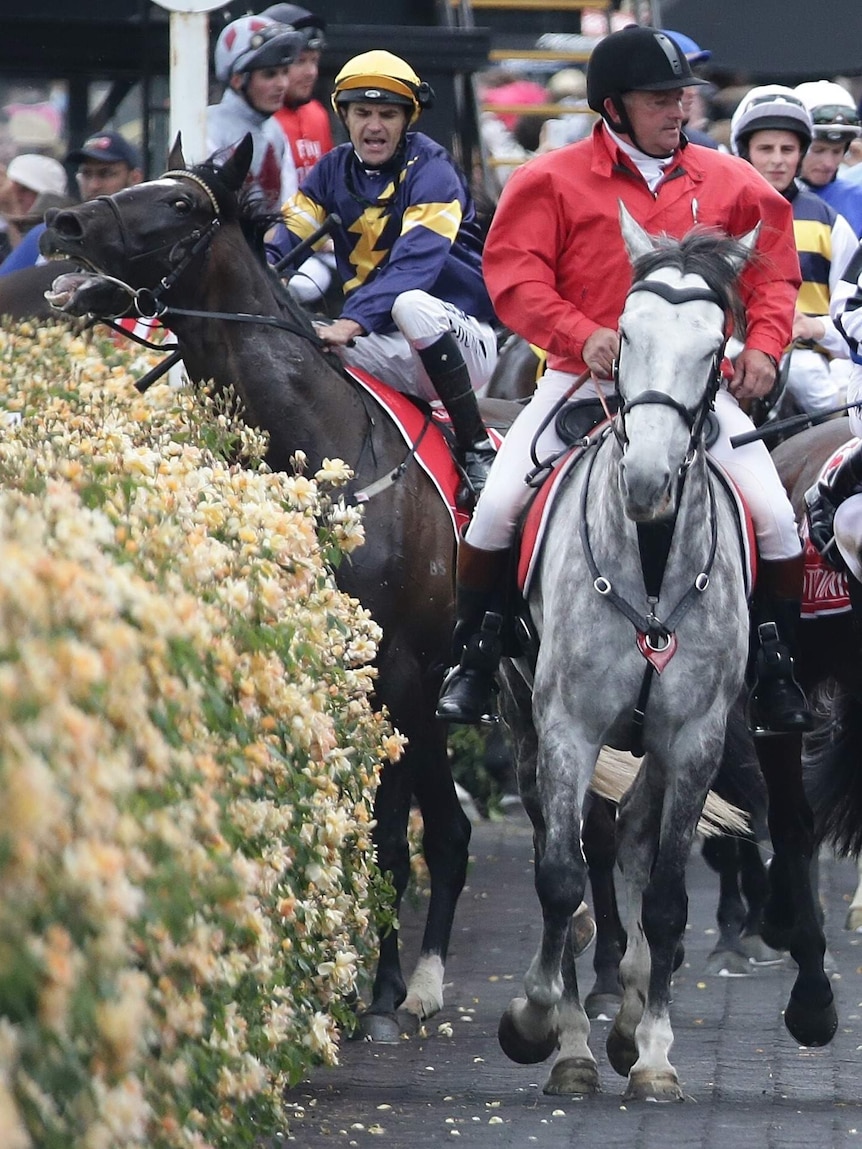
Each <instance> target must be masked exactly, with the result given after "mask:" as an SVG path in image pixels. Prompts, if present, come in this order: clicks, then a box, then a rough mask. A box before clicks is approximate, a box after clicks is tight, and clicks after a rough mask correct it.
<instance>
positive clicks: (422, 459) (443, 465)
mask: <svg viewBox="0 0 862 1149" xmlns="http://www.w3.org/2000/svg"><path fill="white" fill-rule="evenodd" d="M345 370H347V371H348V372H349V373H350V374H351V375H352V377H353V378H354V379H355V380H356V382H357V383H358V384H359V385H360V387H363V388H364V389H365V390H366V391H367V392H368V393H369V394H370V395H373V396H374V398H375V399H376V400H377V402H378V403H379V404H380V405H381V406H382V407H384V408H385V409H386V411H387V412H388V413H389V416H390V418H391V419H392V421H393V423H395V425H396V427H397V428H398V430H399V431H400V432H401V436H402V438H403V439H404V442H405V443H406V444H407V445H408V446H409V447H413V446H415V445H416V444H418V446H416V461H417V463H418V464H419V466H420V467H421V468H422V470H423V471H424V472H425V474H426V475H427V476H428V478H429V479H430V480H431V482H432V483H433V484H434V486H435V487H436V488H437V492H438V494H439V495H440V498H441V499H442V500H443V502H444V504H445V505H446V507H447V509H448V511H449V516H450V518H451V520H452V530H453V531H454V533H455V535H456V537H458V536H459V534H460V530H461V527H463V526H465V525H466V524H467V522H468V520H469V517H470V516H469V515H468V514H466V513H465V512H464V511H462V510H460V508H459V507H457V506H456V505H455V498H456V496H457V494H458V488H459V486H460V484H461V476H460V474H459V472H458V468H457V467H456V466H455V462H454V460H453V458H452V452H451V451H450V450H449V444H448V442H447V441H446V437H445V436H444V434H443V431H442V429H441V428H442V427H444V426H451V420H450V419H449V416H448V415H447V413H446V411H444V410H443V409H442V408H440V409H438V408H434V409H433V410H432V414H431V425H430V426H429V427H428V428H427V430H426V427H425V424H426V415H425V412H424V411H423V410H422V409H421V408H420V407H417V405H416V404H415V403H414V402H413V401H412V400H411V399H410V397H409V396H407V395H403V394H402V393H401V392H400V391H396V390H395V389H394V388H393V387H389V386H388V385H387V384H386V383H381V382H380V380H379V379H375V378H374V376H373V375H369V374H368V372H367V371H363V370H362V368H361V367H348V366H346V365H345ZM423 432H424V434H423ZM488 435H489V437H490V439H491V442H492V443H493V444H494V446H495V447H496V448H498V449H499V446H500V443H501V442H502V436H501V435H499V434H498V433H497V432H496V431H494V430H493V429H489V431H488Z"/></svg>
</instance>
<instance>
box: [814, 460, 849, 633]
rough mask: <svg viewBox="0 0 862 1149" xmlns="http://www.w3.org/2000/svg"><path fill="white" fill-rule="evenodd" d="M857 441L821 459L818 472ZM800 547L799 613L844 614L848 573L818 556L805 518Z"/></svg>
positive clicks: (817, 615) (835, 463) (816, 615)
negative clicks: (802, 558)
mask: <svg viewBox="0 0 862 1149" xmlns="http://www.w3.org/2000/svg"><path fill="white" fill-rule="evenodd" d="M858 442H859V440H858V439H850V440H849V442H847V443H845V444H844V445H843V446H842V447H839V449H838V450H837V451H835V452H834V454H832V455H830V457H829V458H828V459H827V460H826V462H825V463H824V465H823V467H822V469H821V471H820V476H818V477H822V476H823V475H826V474H828V473H829V472H830V471H831V470H833V469H834V468H835V467H837V466H838V464H839V463H840V462H841V460H842V459H843V458H844V456H845V455H846V453H847V452H848V451H849V450H850V448H851V447H854V446H855V445H856V444H857V443H858ZM801 534H802V548H803V554H804V556H805V576H804V577H805V582H804V585H803V591H802V617H803V618H822V617H823V616H824V615H828V614H844V613H846V612H847V611H848V610H850V609H851V608H850V597H849V595H848V593H847V575H846V574H845V573H844V572H843V571H836V570H833V568H832V567H830V566H828V565H827V564H826V563H825V562H824V561H823V559H822V558H821V557H820V553H819V551H817V550H816V549H815V547H814V545H813V543H812V542H811V539H809V537H808V519H807V518H805V519H804V520H803V522H802V530H801Z"/></svg>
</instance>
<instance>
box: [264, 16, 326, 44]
mask: <svg viewBox="0 0 862 1149" xmlns="http://www.w3.org/2000/svg"><path fill="white" fill-rule="evenodd" d="M262 15H264V16H269V18H270V20H277V21H278V22H279V24H287V25H288V26H289V27H291V28H293V29H294V30H295V31H297V32H301V33H302V34H303V36H304V37H305V45H306V47H307V48H309V49H311V50H312V51H315V52H322V51H323V49H324V48H325V47H326V39H325V32H326V21H325V20H324V18H323V17H322V16H318V15H317V14H316V13H315V12H309V10H308V9H307V8H300V6H299V5H298V4H271V5H270V7H269V8H265V9H264V10H263V13H262Z"/></svg>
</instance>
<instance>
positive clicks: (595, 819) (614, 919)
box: [583, 795, 626, 1021]
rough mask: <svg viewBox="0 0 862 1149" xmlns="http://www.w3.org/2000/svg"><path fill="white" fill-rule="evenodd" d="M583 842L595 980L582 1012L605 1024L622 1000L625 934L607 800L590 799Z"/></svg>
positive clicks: (613, 809) (611, 806)
mask: <svg viewBox="0 0 862 1149" xmlns="http://www.w3.org/2000/svg"><path fill="white" fill-rule="evenodd" d="M583 843H584V856H585V857H586V859H587V867H588V873H589V878H590V888H591V890H592V901H593V917H594V918H595V921H596V948H595V953H594V954H593V969H594V970H595V974H596V979H595V983H594V984H593V988H592V989H591V990H590V992H589V994H588V995H587V997H586V999H585V1001H584V1010H585V1011H586V1014H587V1017H589V1018H590V1019H591V1020H598V1019H607V1020H608V1021H609V1020H610V1019H611V1018H613V1017H614V1015H615V1014H616V1012H617V1010H618V1009H619V1005H620V1002H621V1001H622V987H621V986H620V976H619V972H620V961H621V960H622V956H623V953H624V952H625V948H626V935H625V930H624V929H623V926H622V922H621V921H620V915H619V910H618V907H617V892H616V887H615V885H614V864H615V862H616V807H615V806H614V804H613V803H612V802H610V801H608V799H606V798H599V797H597V796H595V795H593V796H592V797H591V798H590V802H589V806H588V809H587V814H586V818H585V819H584V826H583Z"/></svg>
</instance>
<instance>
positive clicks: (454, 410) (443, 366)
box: [416, 331, 496, 499]
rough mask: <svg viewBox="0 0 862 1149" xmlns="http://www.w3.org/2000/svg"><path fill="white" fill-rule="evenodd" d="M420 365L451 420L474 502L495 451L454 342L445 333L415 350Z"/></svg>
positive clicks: (464, 364) (462, 360)
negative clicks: (420, 362)
mask: <svg viewBox="0 0 862 1149" xmlns="http://www.w3.org/2000/svg"><path fill="white" fill-rule="evenodd" d="M416 354H417V355H418V356H419V358H420V359H421V360H422V366H423V367H424V368H425V370H426V371H427V372H428V378H429V379H430V380H431V382H432V383H433V384H434V389H435V390H436V392H437V394H438V395H439V396H440V399H441V400H442V403H443V406H444V407H445V408H446V410H447V412H448V413H449V418H450V419H451V420H452V430H453V431H454V433H455V440H456V442H457V444H458V450H459V452H460V454H461V460H460V461H461V463H462V466H463V468H464V473H465V474H466V476H467V482H468V483H469V485H470V487H471V488H472V491H473V496H474V498H476V499H478V497H479V495H480V493H481V491H482V488H483V487H484V486H485V480H486V479H487V478H488V472H489V471H490V469H491V464H492V463H493V462H494V457H495V455H496V452H495V450H494V446H493V444H492V443H491V440H490V439H489V438H488V432H487V431H486V430H485V425H484V423H483V422H482V416H481V415H480V414H479V404H478V403H477V402H476V393H475V392H474V390H473V385H472V384H471V382H470V373H469V371H468V370H467V364H466V363H465V362H464V356H463V355H462V354H461V348H460V347H459V346H458V340H457V339H456V338H455V336H454V335H453V334H452V333H451V332H450V331H447V332H446V334H445V335H441V336H440V338H439V339H438V340H436V342H434V343H432V344H431V346H430V347H423V348H422V349H421V350H420V349H417V351H416Z"/></svg>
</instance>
